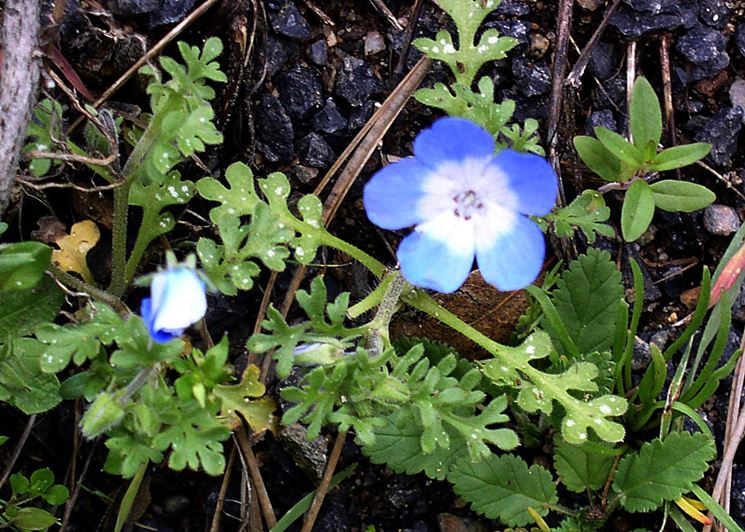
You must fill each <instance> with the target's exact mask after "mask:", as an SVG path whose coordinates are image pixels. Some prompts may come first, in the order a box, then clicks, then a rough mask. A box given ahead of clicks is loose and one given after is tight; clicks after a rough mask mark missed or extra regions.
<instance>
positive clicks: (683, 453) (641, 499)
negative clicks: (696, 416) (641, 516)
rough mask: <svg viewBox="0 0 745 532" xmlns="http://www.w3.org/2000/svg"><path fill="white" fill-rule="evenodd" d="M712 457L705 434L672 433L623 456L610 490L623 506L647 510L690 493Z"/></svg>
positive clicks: (711, 443) (712, 453)
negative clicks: (636, 451)
mask: <svg viewBox="0 0 745 532" xmlns="http://www.w3.org/2000/svg"><path fill="white" fill-rule="evenodd" d="M715 457H716V449H715V448H714V442H712V441H711V439H710V438H709V437H708V436H706V435H704V434H701V433H696V434H689V433H687V432H673V433H671V434H669V435H668V436H667V437H666V438H665V439H664V440H659V439H656V440H654V441H652V442H646V443H645V444H644V445H642V448H641V450H640V451H639V452H638V453H633V454H629V455H627V456H625V457H624V458H623V459H622V460H621V462H620V463H619V464H618V469H617V471H616V476H615V480H614V481H613V491H614V492H615V493H616V494H617V495H618V498H619V499H620V502H621V506H623V508H624V509H626V510H628V511H629V512H648V511H651V510H654V509H655V508H658V507H659V506H660V505H662V503H663V502H665V501H672V500H675V499H677V498H678V497H680V496H681V495H683V494H684V493H687V492H689V491H690V490H691V489H692V487H693V484H694V483H695V482H698V481H699V480H700V479H701V478H702V477H703V476H704V473H705V472H706V469H707V468H708V464H707V462H709V461H711V460H713V459H714V458H715Z"/></svg>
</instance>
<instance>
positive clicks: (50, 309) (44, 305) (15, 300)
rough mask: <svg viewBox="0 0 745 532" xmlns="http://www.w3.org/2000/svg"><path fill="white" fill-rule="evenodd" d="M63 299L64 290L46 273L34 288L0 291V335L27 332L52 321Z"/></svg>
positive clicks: (5, 336) (17, 334) (18, 334)
mask: <svg viewBox="0 0 745 532" xmlns="http://www.w3.org/2000/svg"><path fill="white" fill-rule="evenodd" d="M64 301H65V295H64V293H63V292H62V290H60V288H59V287H58V286H57V284H56V283H55V282H54V281H53V280H52V279H51V278H49V277H44V278H42V279H41V281H40V282H39V283H38V284H37V285H36V286H34V287H33V288H29V289H26V290H12V291H8V292H0V339H4V338H7V337H8V336H21V335H25V334H29V333H31V332H32V331H33V330H34V329H35V328H36V327H38V326H39V325H41V324H43V323H48V322H51V321H52V320H53V319H54V317H55V316H56V315H57V312H59V309H60V308H61V307H62V303H64Z"/></svg>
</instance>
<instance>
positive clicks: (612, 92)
mask: <svg viewBox="0 0 745 532" xmlns="http://www.w3.org/2000/svg"><path fill="white" fill-rule="evenodd" d="M602 86H603V88H602V90H601V89H600V88H598V87H595V89H594V90H593V91H592V100H593V103H594V105H595V107H598V108H600V109H607V108H609V107H616V108H619V109H624V108H625V107H624V106H625V105H626V79H625V78H624V76H615V77H612V78H610V79H607V80H605V81H603V82H602Z"/></svg>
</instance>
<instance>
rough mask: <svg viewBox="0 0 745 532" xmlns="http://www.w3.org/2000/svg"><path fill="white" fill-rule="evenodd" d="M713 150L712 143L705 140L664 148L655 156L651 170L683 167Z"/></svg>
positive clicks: (659, 170)
mask: <svg viewBox="0 0 745 532" xmlns="http://www.w3.org/2000/svg"><path fill="white" fill-rule="evenodd" d="M710 151H711V144H706V143H705V142H696V143H694V144H684V145H683V146H674V147H672V148H667V149H664V150H662V151H661V152H660V153H658V154H657V156H656V157H655V158H654V162H653V163H652V165H651V170H653V171H655V172H664V171H666V170H674V169H675V168H682V167H684V166H688V165H689V164H693V163H695V162H696V161H700V160H701V159H703V158H704V157H706V156H707V155H709V152H710Z"/></svg>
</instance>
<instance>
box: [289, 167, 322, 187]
mask: <svg viewBox="0 0 745 532" xmlns="http://www.w3.org/2000/svg"><path fill="white" fill-rule="evenodd" d="M290 173H291V174H292V176H293V177H294V178H295V179H297V180H298V181H300V182H301V183H305V184H306V185H308V184H310V183H312V182H313V181H314V180H315V179H316V177H318V173H319V170H318V168H311V167H310V166H303V165H302V164H294V165H292V168H291V169H290Z"/></svg>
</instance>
